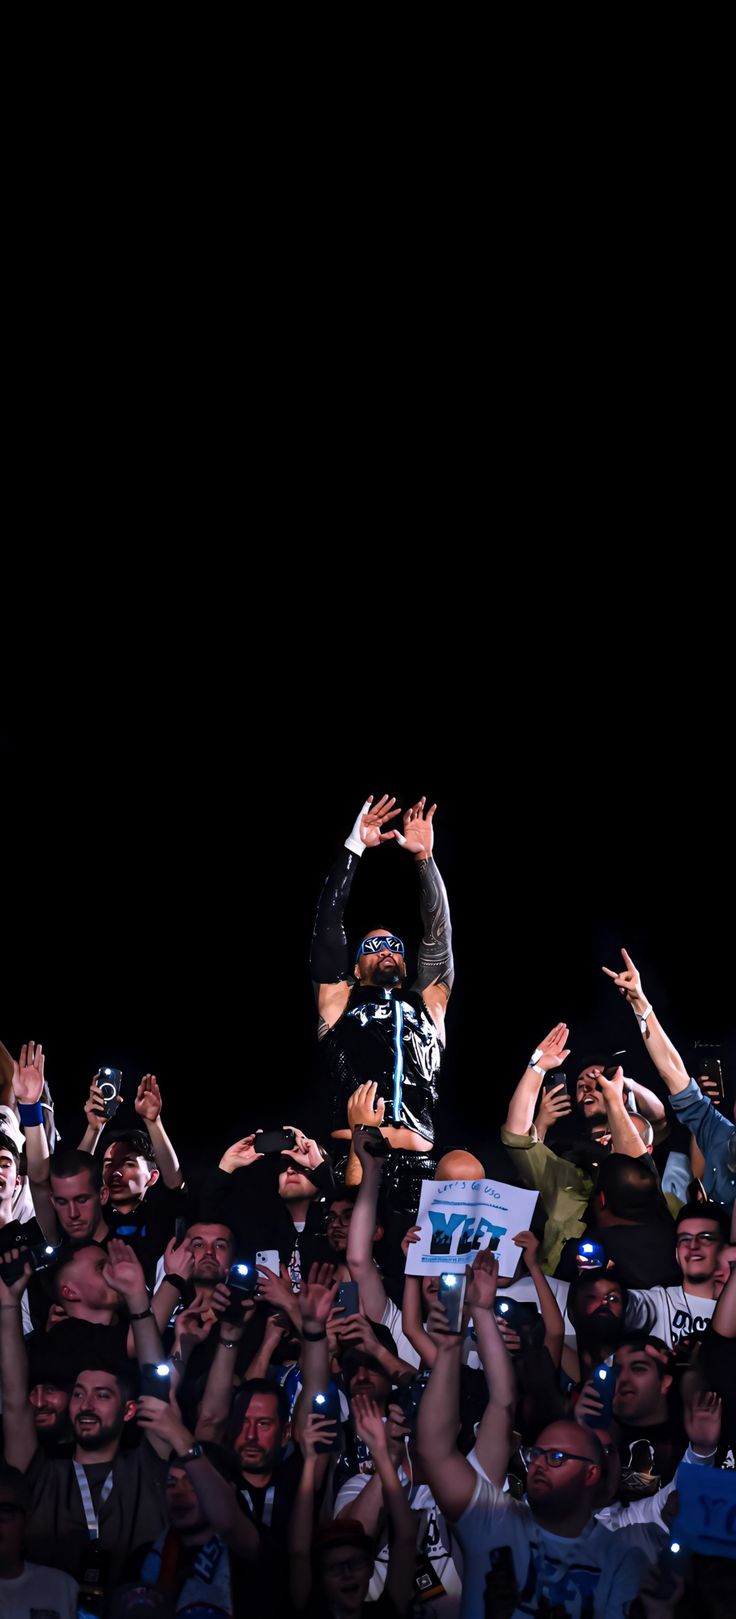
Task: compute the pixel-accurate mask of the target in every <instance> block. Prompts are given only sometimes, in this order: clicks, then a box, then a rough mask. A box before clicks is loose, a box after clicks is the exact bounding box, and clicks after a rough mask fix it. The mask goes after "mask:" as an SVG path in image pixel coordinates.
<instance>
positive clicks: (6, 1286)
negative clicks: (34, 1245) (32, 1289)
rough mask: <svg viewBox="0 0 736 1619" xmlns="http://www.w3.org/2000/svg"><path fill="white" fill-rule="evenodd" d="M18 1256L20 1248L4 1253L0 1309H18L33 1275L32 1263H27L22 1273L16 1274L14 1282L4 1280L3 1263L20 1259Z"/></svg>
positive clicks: (0, 1265)
mask: <svg viewBox="0 0 736 1619" xmlns="http://www.w3.org/2000/svg"><path fill="white" fill-rule="evenodd" d="M18 1257H19V1254H18V1249H17V1248H11V1249H10V1252H9V1253H6V1254H3V1255H2V1258H1V1259H0V1310H15V1309H17V1307H18V1305H19V1304H20V1301H21V1299H22V1297H23V1294H24V1293H25V1290H26V1288H27V1286H28V1278H29V1276H30V1275H32V1271H31V1267H30V1265H28V1264H26V1265H24V1266H23V1273H22V1275H21V1276H16V1278H15V1281H14V1282H4V1281H3V1279H2V1276H3V1265H4V1264H8V1263H10V1261H11V1260H14V1259H18Z"/></svg>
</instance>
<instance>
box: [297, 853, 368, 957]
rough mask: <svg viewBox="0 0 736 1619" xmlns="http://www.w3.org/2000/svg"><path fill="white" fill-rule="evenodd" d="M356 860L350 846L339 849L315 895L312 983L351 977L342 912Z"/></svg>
mask: <svg viewBox="0 0 736 1619" xmlns="http://www.w3.org/2000/svg"><path fill="white" fill-rule="evenodd" d="M358 859H359V856H358V855H356V854H353V853H352V851H351V850H350V849H341V850H340V853H339V855H338V857H337V860H336V861H335V864H334V866H333V867H332V869H331V870H330V872H329V875H328V877H327V881H326V882H325V886H324V888H323V889H322V893H321V894H320V896H319V904H318V906H317V915H316V917H315V920H314V932H313V934H312V948H311V950H310V953H309V968H310V972H311V975H312V980H313V982H314V983H315V984H338V983H340V982H341V981H342V980H344V979H346V978H350V976H351V972H350V961H349V959H348V941H347V935H346V933H345V927H344V924H343V915H344V912H345V906H346V905H347V902H348V895H349V893H350V890H351V888H352V886H353V878H354V876H355V868H356V866H357V864H358Z"/></svg>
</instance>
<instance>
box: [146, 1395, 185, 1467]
mask: <svg viewBox="0 0 736 1619" xmlns="http://www.w3.org/2000/svg"><path fill="white" fill-rule="evenodd" d="M135 1418H136V1422H137V1423H138V1424H139V1425H140V1427H141V1428H142V1429H143V1432H144V1433H147V1434H152V1435H154V1437H155V1438H156V1439H165V1440H166V1441H167V1443H168V1444H169V1445H170V1446H171V1449H172V1450H176V1451H178V1452H179V1454H180V1455H181V1454H183V1452H184V1451H185V1450H188V1449H189V1446H190V1445H191V1443H192V1436H191V1434H190V1432H189V1430H188V1428H185V1427H184V1424H183V1422H182V1420H181V1412H180V1411H179V1407H178V1405H177V1403H176V1400H175V1399H174V1398H173V1396H172V1398H171V1399H169V1400H157V1399H156V1397H155V1395H153V1394H143V1395H141V1396H140V1398H139V1399H138V1400H137V1401H136V1413H135Z"/></svg>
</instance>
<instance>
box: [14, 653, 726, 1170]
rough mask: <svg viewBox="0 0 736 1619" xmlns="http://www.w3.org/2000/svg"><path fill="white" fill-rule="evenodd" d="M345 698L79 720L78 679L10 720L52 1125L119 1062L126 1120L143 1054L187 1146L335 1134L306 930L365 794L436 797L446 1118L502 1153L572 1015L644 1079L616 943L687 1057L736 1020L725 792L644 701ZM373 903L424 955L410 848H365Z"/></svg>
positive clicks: (36, 1015)
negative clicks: (384, 704) (643, 728)
mask: <svg viewBox="0 0 736 1619" xmlns="http://www.w3.org/2000/svg"><path fill="white" fill-rule="evenodd" d="M379 665H380V660H379ZM295 678H296V679H297V682H298V675H297V676H296V677H295ZM377 678H378V679H379V682H380V681H382V680H384V679H385V680H386V681H388V682H389V683H390V681H391V678H392V677H391V676H390V673H389V671H388V670H387V671H386V673H385V674H381V673H380V669H379V673H378V676H377ZM357 713H358V711H357V710H355V709H353V710H352V715H353V720H352V723H349V720H350V714H351V710H350V706H349V702H348V700H347V699H346V697H345V695H344V694H343V693H339V694H338V697H337V698H336V702H335V705H334V709H333V707H332V706H331V705H330V704H324V705H323V706H322V708H321V709H320V711H319V714H318V716H317V718H316V720H315V716H314V714H313V713H312V712H311V711H310V709H309V706H308V704H307V703H306V700H305V705H304V707H303V708H302V706H301V702H300V697H299V691H298V684H297V686H295V690H294V700H293V702H292V701H290V702H288V703H286V704H284V705H283V707H278V708H277V707H272V708H270V709H269V711H268V713H267V714H266V713H265V712H264V711H263V709H262V708H261V707H260V706H256V705H253V704H251V703H245V704H244V706H243V709H242V711H240V710H239V711H238V712H237V713H235V712H234V711H233V710H232V708H231V709H230V710H229V711H228V712H227V713H224V712H223V711H221V710H218V709H217V707H216V705H206V704H205V705H202V704H198V703H197V702H196V701H194V698H193V700H192V703H191V704H189V703H188V702H187V701H184V702H182V701H181V700H178V701H177V702H174V701H173V698H172V701H171V703H169V702H168V701H167V698H166V692H165V689H163V688H159V689H158V691H157V700H156V703H155V704H154V705H150V706H149V707H148V708H138V709H136V711H135V713H133V712H132V711H131V712H127V711H126V709H125V706H124V705H123V706H119V707H116V708H115V709H114V710H111V711H110V712H108V713H105V712H104V710H101V711H100V715H99V718H98V719H96V720H95V721H94V722H93V721H92V719H91V717H90V715H89V713H85V714H82V713H80V711H77V710H74V709H72V707H71V706H70V707H69V708H68V709H67V710H66V711H65V713H64V714H63V715H61V716H60V717H59V719H58V720H57V718H56V716H54V718H53V721H52V720H51V717H50V716H49V715H40V716H39V715H36V716H35V717H34V719H33V721H32V722H30V723H29V724H28V725H27V726H26V725H24V726H20V725H18V726H17V727H14V726H9V727H6V730H5V732H4V734H3V736H2V739H1V741H2V767H3V781H4V809H3V821H4V828H5V831H4V841H5V861H4V868H5V871H4V881H3V890H4V897H3V918H4V920H3V930H2V937H3V942H2V1017H1V1020H0V1036H1V1037H2V1039H3V1040H4V1042H5V1044H6V1045H8V1046H9V1047H10V1049H12V1050H13V1051H15V1052H16V1053H17V1051H18V1049H19V1046H20V1043H21V1042H22V1041H23V1040H25V1039H27V1038H29V1037H33V1038H35V1039H37V1040H42V1041H43V1043H44V1047H45V1050H46V1052H47V1059H48V1066H47V1076H48V1079H49V1082H50V1085H51V1089H52V1093H53V1095H54V1098H55V1101H56V1106H57V1112H58V1117H59V1122H60V1127H61V1131H62V1135H63V1136H64V1138H65V1139H66V1140H68V1141H71V1140H74V1139H78V1138H79V1136H80V1135H81V1133H82V1129H83V1116H82V1103H83V1100H84V1097H85V1094H86V1091H87V1088H88V1085H89V1081H90V1078H91V1076H92V1074H93V1073H94V1072H95V1070H96V1069H97V1067H98V1066H99V1065H100V1064H101V1063H107V1064H112V1065H116V1066H119V1067H121V1068H122V1069H123V1070H124V1081H123V1091H124V1095H125V1097H126V1107H125V1109H124V1110H121V1115H120V1118H121V1121H122V1120H126V1121H127V1118H128V1117H129V1116H131V1115H132V1097H133V1094H134V1090H135V1087H136V1085H137V1083H138V1080H139V1079H140V1076H141V1075H142V1074H143V1073H144V1072H145V1071H146V1070H152V1071H153V1072H155V1073H156V1074H157V1076H158V1078H159V1081H160V1084H161V1087H162V1091H163V1096H164V1119H165V1122H166V1125H167V1128H168V1130H169V1133H170V1134H171V1136H172V1138H173V1139H174V1141H175V1143H176V1145H177V1148H178V1149H179V1152H180V1156H181V1157H182V1159H183V1161H184V1163H185V1165H190V1166H191V1167H192V1168H193V1169H194V1168H196V1166H197V1165H198V1164H201V1163H202V1162H206V1161H208V1160H209V1161H216V1159H217V1157H218V1156H219V1154H220V1152H221V1151H222V1149H223V1148H224V1147H225V1146H226V1145H227V1144H228V1142H230V1141H232V1140H234V1139H236V1138H237V1137H238V1136H239V1135H241V1134H243V1133H245V1132H246V1131H247V1130H248V1129H253V1128H255V1127H256V1126H260V1125H263V1126H267V1125H281V1124H284V1123H289V1124H299V1125H302V1126H303V1127H305V1128H306V1129H308V1130H309V1131H310V1133H312V1132H314V1133H317V1134H318V1135H319V1136H321V1137H322V1138H324V1136H325V1133H326V1131H327V1129H328V1117H329V1115H328V1112H327V1109H326V1108H325V1106H324V1098H323V1096H322V1095H321V1092H320V1084H319V1063H318V1056H317V1046H316V1039H315V1025H316V1014H315V1009H314V1002H313V998H312V994H311V988H310V984H309V979H308V972H307V956H308V949H309V939H310V933H311V928H312V922H313V916H314V909H315V904H316V900H317V896H318V893H319V889H320V886H321V883H322V881H323V878H324V875H325V873H326V871H327V869H328V867H329V864H330V862H331V860H332V858H333V856H334V854H335V852H336V851H337V849H338V848H339V846H340V843H341V842H342V840H343V838H344V837H345V836H346V835H347V833H348V831H349V830H350V828H351V825H352V822H353V819H354V817H355V814H356V812H357V810H358V808H359V806H360V804H361V803H362V801H363V798H364V796H365V795H366V794H367V793H368V792H370V791H372V792H373V793H374V794H375V795H376V797H378V796H379V795H380V794H381V793H382V792H383V791H384V790H387V791H389V792H392V793H395V794H396V795H397V796H398V799H399V802H400V803H401V804H402V805H404V806H406V805H407V804H409V803H410V802H412V801H413V800H414V799H415V798H418V797H419V796H420V795H421V794H422V793H426V794H427V795H428V800H429V801H431V800H432V799H436V801H437V803H438V806H439V807H438V810H437V815H436V819H435V827H436V841H435V856H436V859H437V862H438V865H439V867H440V870H441V871H442V874H443V876H444V878H445V882H446V884H447V889H448V892H449V896H450V903H451V910H452V920H453V934H454V949H455V963H456V987H455V991H454V994H453V997H452V1001H451V1004H450V1010H449V1014H448V1019H447V1036H448V1049H447V1055H446V1059H445V1067H444V1070H443V1082H442V1109H441V1117H440V1132H439V1144H440V1145H449V1144H458V1143H463V1144H465V1145H467V1146H470V1147H474V1148H475V1149H476V1150H477V1151H479V1152H480V1155H481V1156H484V1157H485V1158H486V1161H487V1162H488V1163H492V1162H493V1150H492V1143H493V1140H494V1131H495V1129H496V1127H497V1126H498V1124H499V1123H500V1122H501V1120H502V1119H503V1117H504V1114H505V1111H506V1105H507V1101H508V1096H509V1093H510V1091H511V1089H512V1088H513V1085H514V1084H515V1082H516V1080H517V1078H518V1076H519V1074H520V1073H521V1071H522V1069H523V1067H524V1065H525V1063H526V1060H527V1058H528V1055H529V1052H530V1051H531V1049H532V1047H533V1046H534V1045H535V1043H536V1042H537V1040H538V1039H539V1038H540V1037H542V1036H543V1035H544V1034H545V1033H546V1032H547V1030H548V1029H549V1028H550V1026H551V1025H552V1024H553V1023H554V1022H556V1021H557V1020H558V1019H561V1018H562V1019H565V1020H566V1021H567V1022H569V1024H570V1027H571V1031H572V1034H571V1038H572V1044H573V1050H574V1051H577V1052H580V1051H581V1050H582V1049H583V1048H585V1047H587V1046H589V1044H590V1042H591V1041H593V1043H594V1044H598V1043H599V1042H600V1041H601V1040H603V1041H604V1042H605V1043H610V1045H611V1046H612V1047H616V1048H617V1047H621V1046H623V1047H625V1048H626V1049H627V1053H630V1055H628V1056H627V1059H626V1061H625V1069H626V1071H627V1072H629V1073H631V1074H632V1075H634V1076H635V1077H638V1078H640V1079H643V1080H644V1081H646V1082H650V1081H651V1078H652V1074H653V1070H652V1069H651V1067H650V1065H649V1063H648V1061H647V1059H646V1057H645V1055H644V1053H643V1051H642V1050H641V1046H640V1041H639V1037H638V1033H637V1028H636V1025H635V1023H634V1019H633V1017H632V1015H631V1013H630V1012H629V1010H628V1008H627V1007H626V1006H625V1005H624V1003H623V1001H622V1000H620V998H619V997H618V996H617V995H616V993H615V991H614V990H613V988H612V987H611V986H610V984H609V983H608V981H607V980H606V979H605V977H604V976H603V974H602V973H601V971H600V967H601V963H602V962H606V963H607V964H608V965H615V964H616V963H617V959H618V949H619V946H620V945H621V944H625V945H626V947H627V948H628V950H629V951H630V953H631V954H632V955H633V957H634V960H635V961H636V962H637V964H638V965H639V966H640V967H641V970H642V974H643V977H644V985H645V989H646V991H647V993H648V994H649V996H650V998H651V1000H652V1001H653V1003H654V1004H655V1006H656V1008H657V1011H658V1013H659V1014H660V1016H661V1017H662V1019H663V1021H664V1023H665V1026H666V1027H667V1028H668V1030H670V1031H671V1033H672V1034H673V1037H674V1038H675V1040H676V1042H677V1043H678V1044H680V1046H681V1049H682V1051H683V1054H684V1055H685V1056H686V1059H687V1060H688V1061H689V1060H690V1056H691V1052H692V1045H693V1041H694V1040H695V1039H721V1040H723V1041H724V1042H725V1043H726V1046H727V1047H728V1046H729V1042H732V1040H733V1033H734V1026H735V1025H736V1018H735V1017H734V1011H733V1005H734V1000H733V965H734V959H733V957H734V952H733V946H732V938H731V932H732V929H731V911H732V878H731V842H732V833H731V827H730V819H731V817H730V813H729V809H728V803H727V798H726V797H725V796H722V795H721V794H720V792H715V791H700V790H698V791H696V790H694V789H692V788H691V787H690V786H689V785H688V782H687V773H686V772H684V773H683V772H680V773H675V771H674V769H673V768H672V767H671V766H670V765H669V763H668V762H667V760H666V759H665V758H663V755H662V744H661V740H660V741H657V740H656V738H655V739H652V742H650V743H646V744H644V743H643V739H640V738H638V737H637V734H636V732H637V727H636V725H634V726H633V727H629V728H628V740H627V741H626V743H625V745H624V746H623V747H621V748H619V750H618V753H617V754H616V755H614V754H613V753H612V752H611V750H610V749H609V747H608V746H607V739H606V738H602V744H601V747H600V749H597V748H596V747H595V746H592V747H590V746H589V747H588V748H587V749H586V750H585V751H583V750H582V747H581V745H580V738H579V737H578V738H577V740H574V741H573V742H572V743H570V742H566V741H565V740H564V738H565V728H564V726H559V725H557V724H556V723H555V725H549V726H545V725H544V723H543V722H542V721H541V720H540V718H539V714H538V713H537V714H536V716H535V713H534V712H530V713H528V714H526V715H524V716H522V723H521V724H519V723H518V722H515V723H514V725H513V726H511V725H508V726H505V724H504V721H503V718H502V710H500V711H497V712H496V713H495V715H492V714H491V711H490V709H489V710H486V707H485V705H484V704H481V705H480V706H479V707H477V708H476V709H475V710H474V712H473V714H472V717H471V714H470V713H469V711H468V710H467V709H466V710H464V711H463V709H462V707H461V705H457V706H456V709H455V714H456V722H455V723H454V725H453V724H450V725H448V724H447V723H445V722H443V723H440V722H439V719H438V716H437V715H436V714H435V713H434V712H433V711H432V710H431V708H425V710H424V715H423V717H419V716H418V715H417V714H416V712H415V711H414V710H413V709H412V707H411V705H409V704H407V705H399V706H398V707H395V708H393V709H390V708H389V709H385V708H381V709H380V710H379V712H378V713H377V714H376V715H375V716H374V718H373V719H370V720H369V718H368V717H367V716H365V717H364V718H363V720H362V721H361V722H360V723H356V715H357ZM588 740H590V739H588ZM640 743H642V746H640ZM712 779H713V781H715V779H716V778H715V775H714V776H713V778H712ZM698 780H699V782H700V786H701V788H702V787H703V784H704V783H705V784H706V785H707V783H708V774H707V772H705V773H701V774H700V775H699V777H698ZM377 926H386V927H391V928H395V929H396V930H397V931H398V932H400V933H401V934H402V936H404V937H405V939H406V940H407V945H408V946H409V967H410V974H411V973H412V971H413V968H414V965H415V962H416V945H417V943H418V939H419V915H418V906H417V896H416V884H415V878H414V871H413V861H412V860H411V858H410V857H409V856H407V855H405V854H402V853H401V851H400V850H399V848H398V847H390V846H386V847H384V848H382V849H380V850H378V851H375V852H374V851H368V852H367V853H366V854H365V856H364V857H363V861H362V863H361V867H360V869H359V871H358V874H357V876H356V880H355V883H354V887H353V893H352V897H351V902H350V910H349V915H348V931H349V936H350V939H351V942H352V940H353V939H355V938H357V937H358V936H359V935H360V934H361V933H362V932H364V931H365V930H366V929H367V928H370V927H377ZM735 1055H736V1053H734V1052H733V1050H731V1051H730V1059H731V1070H732V1072H733V1069H734V1056H735ZM571 1066H572V1059H571V1060H570V1062H569V1063H568V1064H567V1067H568V1070H569V1069H570V1068H571Z"/></svg>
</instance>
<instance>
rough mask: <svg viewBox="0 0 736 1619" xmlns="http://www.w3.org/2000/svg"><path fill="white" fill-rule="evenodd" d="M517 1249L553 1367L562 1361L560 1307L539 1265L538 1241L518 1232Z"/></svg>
mask: <svg viewBox="0 0 736 1619" xmlns="http://www.w3.org/2000/svg"><path fill="white" fill-rule="evenodd" d="M514 1242H515V1243H516V1246H517V1248H521V1250H522V1252H523V1255H524V1264H525V1265H526V1268H527V1270H528V1272H529V1275H530V1276H531V1279H532V1281H533V1283H534V1286H535V1289H536V1294H537V1300H538V1303H539V1311H540V1314H541V1317H542V1320H543V1322H544V1343H545V1348H546V1349H547V1351H548V1353H549V1356H550V1359H551V1360H552V1362H553V1364H554V1365H555V1366H559V1364H560V1361H561V1360H562V1350H563V1347H564V1343H565V1322H564V1319H563V1317H562V1315H561V1314H560V1307H559V1304H558V1303H557V1300H556V1298H555V1296H554V1293H553V1292H552V1289H551V1287H550V1285H549V1282H548V1281H547V1278H546V1276H545V1274H544V1271H543V1270H542V1267H541V1265H540V1263H539V1258H538V1255H539V1241H538V1239H537V1238H536V1237H535V1236H534V1234H533V1232H531V1231H520V1232H519V1234H518V1236H516V1237H514Z"/></svg>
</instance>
